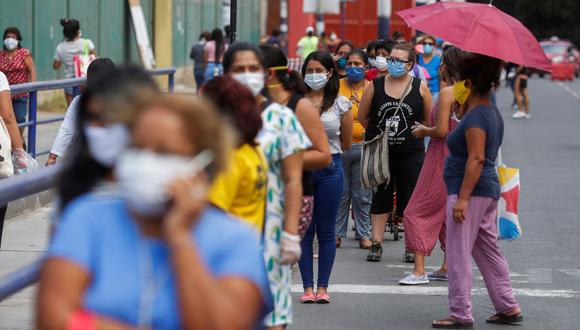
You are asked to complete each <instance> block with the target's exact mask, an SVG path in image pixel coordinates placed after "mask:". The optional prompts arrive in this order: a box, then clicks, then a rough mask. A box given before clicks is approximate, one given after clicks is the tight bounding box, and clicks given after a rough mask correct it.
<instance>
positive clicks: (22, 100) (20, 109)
mask: <svg viewBox="0 0 580 330" xmlns="http://www.w3.org/2000/svg"><path fill="white" fill-rule="evenodd" d="M12 109H14V116H15V117H16V122H17V123H19V124H20V123H24V122H25V121H26V115H27V114H28V98H27V97H19V98H17V99H13V100H12Z"/></svg>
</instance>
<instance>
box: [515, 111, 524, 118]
mask: <svg viewBox="0 0 580 330" xmlns="http://www.w3.org/2000/svg"><path fill="white" fill-rule="evenodd" d="M525 116H526V113H525V112H523V111H519V110H518V111H516V113H514V114H513V116H512V118H514V119H519V118H524V117H525Z"/></svg>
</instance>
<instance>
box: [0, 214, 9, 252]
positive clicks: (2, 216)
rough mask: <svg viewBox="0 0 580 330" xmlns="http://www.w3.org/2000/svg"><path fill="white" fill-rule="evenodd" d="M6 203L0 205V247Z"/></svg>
mask: <svg viewBox="0 0 580 330" xmlns="http://www.w3.org/2000/svg"><path fill="white" fill-rule="evenodd" d="M7 209H8V205H4V206H1V207H0V247H1V246H2V231H3V230H4V218H5V217H6V210H7Z"/></svg>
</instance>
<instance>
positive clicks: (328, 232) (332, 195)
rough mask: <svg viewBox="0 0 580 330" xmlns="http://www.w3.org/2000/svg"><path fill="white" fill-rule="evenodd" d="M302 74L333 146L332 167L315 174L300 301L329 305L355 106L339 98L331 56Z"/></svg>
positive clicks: (313, 61)
mask: <svg viewBox="0 0 580 330" xmlns="http://www.w3.org/2000/svg"><path fill="white" fill-rule="evenodd" d="M302 75H303V76H304V82H305V83H306V85H307V93H306V98H308V99H309V100H310V102H312V104H314V107H315V108H316V109H317V110H318V111H319V112H320V118H321V120H322V124H323V125H324V129H325V131H326V135H327V138H328V141H329V143H330V152H331V153H332V164H331V165H330V166H328V167H327V168H325V169H322V170H317V171H314V172H313V174H312V181H313V184H314V216H313V219H312V224H310V226H309V227H308V229H307V230H306V234H305V236H304V239H303V241H302V250H303V251H304V253H303V254H302V258H301V259H300V263H299V265H300V274H301V275H302V283H303V287H304V294H303V295H302V297H301V298H300V301H301V302H303V303H313V302H316V303H320V304H327V303H329V302H330V297H329V296H328V293H327V289H328V281H329V278H330V273H331V272H332V266H333V264H334V257H335V255H336V245H335V244H336V216H337V213H338V204H339V202H340V197H341V195H342V188H343V170H342V160H341V154H342V151H343V150H347V149H349V148H350V146H351V141H352V111H351V107H352V104H351V103H350V101H349V100H348V99H347V98H345V97H344V96H339V95H338V90H339V80H338V73H337V72H336V66H335V65H334V61H333V60H332V57H331V56H330V53H328V52H324V51H316V52H313V53H311V54H310V55H308V57H307V58H306V61H305V62H304V64H303V65H302ZM315 233H316V236H317V238H318V244H319V253H318V283H317V284H318V285H317V291H316V295H315V294H314V275H313V267H312V262H313V260H312V258H313V253H312V241H313V239H314V234H315Z"/></svg>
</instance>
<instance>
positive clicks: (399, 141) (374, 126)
mask: <svg viewBox="0 0 580 330" xmlns="http://www.w3.org/2000/svg"><path fill="white" fill-rule="evenodd" d="M415 58H416V56H415V48H414V47H413V46H412V45H410V44H396V45H395V46H394V47H393V50H392V52H391V55H390V57H389V58H388V65H389V68H388V71H389V75H388V76H386V77H382V78H379V79H375V80H374V81H373V86H372V87H370V86H369V88H367V89H365V91H364V94H363V97H362V100H361V104H360V108H359V113H358V120H359V122H360V123H361V124H362V125H363V127H365V129H366V132H365V141H370V140H372V139H373V138H374V137H375V136H377V135H378V134H379V133H380V132H382V131H384V130H388V131H387V132H388V136H389V159H388V161H389V169H390V175H391V179H390V182H389V184H388V185H387V184H383V185H382V186H379V187H377V188H376V189H375V191H374V192H373V198H372V204H371V211H370V213H371V223H372V240H373V243H372V246H371V249H370V251H369V254H368V256H367V261H371V262H377V261H380V260H381V256H382V254H383V248H382V241H383V235H384V232H385V225H386V222H387V219H388V216H389V213H392V212H393V193H394V192H395V191H396V193H397V212H396V213H397V214H396V216H395V215H393V219H394V220H393V221H394V222H395V223H398V222H399V221H398V220H397V219H396V217H402V216H403V212H404V211H405V207H406V206H407V203H408V201H409V199H410V198H411V194H412V193H413V189H415V184H416V183H417V179H418V178H419V173H420V172H421V167H422V165H423V159H424V157H425V146H424V143H423V139H422V138H416V137H414V136H413V134H412V133H411V128H412V127H413V126H414V125H415V123H416V122H424V123H427V122H428V120H429V117H430V110H431V105H432V101H431V94H430V93H429V88H428V87H427V84H426V83H425V82H424V81H421V80H419V79H416V78H413V77H411V76H410V75H409V74H408V72H409V70H410V69H411V68H412V67H413V64H414V63H415ZM406 92H407V93H406ZM405 93H406V96H405ZM402 97H404V99H403V100H402V102H401V107H400V109H399V111H398V112H397V111H396V110H397V105H398V104H399V101H400V99H401V98H402ZM395 112H397V113H395ZM407 254H408V253H406V255H407ZM409 255H410V254H409ZM411 256H412V255H411Z"/></svg>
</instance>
